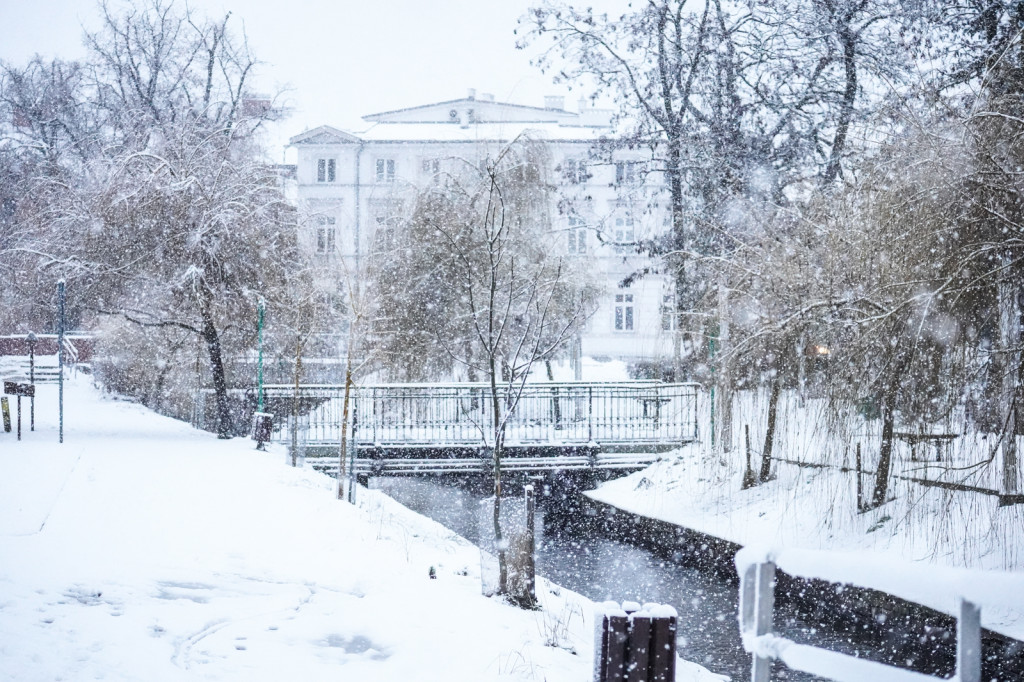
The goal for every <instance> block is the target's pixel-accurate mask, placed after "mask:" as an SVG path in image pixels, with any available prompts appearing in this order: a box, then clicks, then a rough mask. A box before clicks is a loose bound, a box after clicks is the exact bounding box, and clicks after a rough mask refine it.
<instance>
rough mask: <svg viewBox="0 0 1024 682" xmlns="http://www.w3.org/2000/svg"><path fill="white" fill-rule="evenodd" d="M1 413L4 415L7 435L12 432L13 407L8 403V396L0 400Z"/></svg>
mask: <svg viewBox="0 0 1024 682" xmlns="http://www.w3.org/2000/svg"><path fill="white" fill-rule="evenodd" d="M0 411H2V412H3V413H4V431H6V432H7V433H10V432H11V406H10V404H9V403H8V401H7V396H4V397H2V398H0Z"/></svg>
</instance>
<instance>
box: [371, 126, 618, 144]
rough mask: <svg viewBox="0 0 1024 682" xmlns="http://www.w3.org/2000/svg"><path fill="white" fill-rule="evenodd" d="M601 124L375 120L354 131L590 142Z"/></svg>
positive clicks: (380, 138)
mask: <svg viewBox="0 0 1024 682" xmlns="http://www.w3.org/2000/svg"><path fill="white" fill-rule="evenodd" d="M607 133H608V130H607V129H605V128H589V127H584V126H567V125H561V124H559V123H535V122H501V123H474V124H470V125H468V126H462V125H452V124H447V123H445V124H438V123H378V124H376V125H373V126H371V127H370V128H368V129H367V130H365V131H363V132H360V133H358V137H359V138H360V139H362V140H365V141H367V142H431V141H437V142H469V143H480V142H490V141H493V142H508V141H510V140H514V139H515V138H517V137H519V136H520V135H524V136H527V137H530V138H532V139H535V140H545V141H559V142H568V141H582V142H593V141H595V140H598V139H600V138H601V137H602V136H603V135H607Z"/></svg>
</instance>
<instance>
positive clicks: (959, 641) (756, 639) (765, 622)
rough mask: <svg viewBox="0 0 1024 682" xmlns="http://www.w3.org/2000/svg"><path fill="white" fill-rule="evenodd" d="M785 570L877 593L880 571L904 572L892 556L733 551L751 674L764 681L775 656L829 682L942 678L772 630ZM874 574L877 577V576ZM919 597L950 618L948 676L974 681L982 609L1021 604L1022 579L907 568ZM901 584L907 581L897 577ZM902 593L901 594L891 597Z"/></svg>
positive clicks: (757, 681)
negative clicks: (953, 623)
mask: <svg viewBox="0 0 1024 682" xmlns="http://www.w3.org/2000/svg"><path fill="white" fill-rule="evenodd" d="M777 566H778V567H780V568H782V569H783V570H785V572H786V573H788V574H789V575H795V576H801V577H804V578H816V579H819V580H825V581H828V582H835V583H843V584H852V585H856V586H858V587H865V588H870V589H880V590H882V591H885V588H886V587H887V585H884V584H880V582H882V581H884V576H887V575H896V576H897V577H902V576H903V575H904V574H905V573H907V572H908V571H910V570H912V567H909V566H902V567H901V566H898V565H894V564H893V562H888V563H885V562H883V561H872V560H870V559H864V558H859V557H853V556H852V555H848V554H847V555H839V554H837V553H832V552H824V551H812V550H781V551H775V552H772V551H765V550H763V549H757V548H753V547H746V548H744V549H742V550H740V551H739V552H737V554H736V568H737V571H738V572H739V575H740V612H739V621H740V623H739V625H740V635H741V637H742V639H743V648H744V649H745V650H746V651H747V653H749V654H751V656H752V657H753V667H752V669H751V680H753V682H768V680H769V679H770V675H771V662H772V660H773V659H774V660H778V661H781V662H782V663H784V664H785V665H786V666H787V667H789V668H792V669H794V670H800V671H802V672H806V673H810V674H812V675H816V676H819V677H824V678H826V679H830V680H835V681H836V682H862V681H863V680H869V679H885V680H892V681H893V682H934V681H935V680H939V679H943V678H939V677H933V676H931V675H926V674H924V673H919V672H914V671H911V670H905V669H902V668H894V667H892V666H889V665H886V664H884V663H878V662H875V661H870V660H865V659H864V658H859V657H855V656H849V655H847V654H842V653H839V652H835V651H829V650H827V649H822V648H819V647H815V646H811V645H808V644H799V643H797V642H794V641H792V640H789V639H786V638H784V637H779V636H778V635H775V634H773V632H772V612H773V610H774V604H775V570H776V567H777ZM880 576H882V577H883V578H880ZM909 583H910V584H911V585H912V588H913V589H914V590H915V591H916V592H917V593H920V594H921V595H932V599H931V601H933V602H934V601H935V595H941V596H942V601H943V603H942V604H939V603H929V604H926V606H930V607H932V608H937V609H939V610H941V611H944V612H946V613H947V614H950V615H952V616H954V617H956V619H957V635H956V674H955V675H954V677H953V678H952V679H953V680H954V681H955V682H981V661H982V655H981V654H982V652H981V610H982V607H996V608H997V609H1005V608H1007V607H1010V608H1014V609H1016V610H1022V609H1024V599H1022V597H1021V596H1020V595H1021V587H1022V585H1024V580H1022V578H1021V577H1020V576H1019V575H1017V574H1012V573H1000V572H996V571H969V570H965V569H951V568H939V567H933V568H932V569H931V571H929V572H928V573H919V574H915V577H914V579H913V581H909ZM901 584H902V585H904V587H906V586H907V584H908V581H907V580H902V582H901ZM895 596H900V597H904V598H907V596H906V595H895Z"/></svg>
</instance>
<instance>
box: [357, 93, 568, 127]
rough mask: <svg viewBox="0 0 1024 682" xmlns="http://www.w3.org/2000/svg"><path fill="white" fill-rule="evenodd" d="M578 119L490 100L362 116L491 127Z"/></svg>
mask: <svg viewBox="0 0 1024 682" xmlns="http://www.w3.org/2000/svg"><path fill="white" fill-rule="evenodd" d="M579 118H580V115H579V114H578V113H575V112H572V111H566V110H565V109H563V108H562V107H561V106H553V107H531V106H527V105H524V104H512V103H511V102H495V101H494V100H493V99H477V98H476V97H475V96H473V97H463V98H462V99H452V100H446V101H444V102H434V103H432V104H421V105H418V106H414V107H406V108H404V109H396V110H394V111H384V112H381V113H378V114H369V115H368V116H363V120H364V121H370V122H371V123H468V122H479V123H493V122H499V121H520V122H525V121H530V122H535V123H568V124H575V123H577V122H578V121H579Z"/></svg>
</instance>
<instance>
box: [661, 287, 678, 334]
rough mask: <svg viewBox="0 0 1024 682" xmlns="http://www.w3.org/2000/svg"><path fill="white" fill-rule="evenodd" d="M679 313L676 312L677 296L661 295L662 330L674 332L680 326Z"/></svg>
mask: <svg viewBox="0 0 1024 682" xmlns="http://www.w3.org/2000/svg"><path fill="white" fill-rule="evenodd" d="M678 320H679V314H678V313H677V312H676V297H675V296H672V295H671V294H666V295H664V296H662V297H661V330H662V331H664V332H673V331H675V330H676V327H677V326H678Z"/></svg>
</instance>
